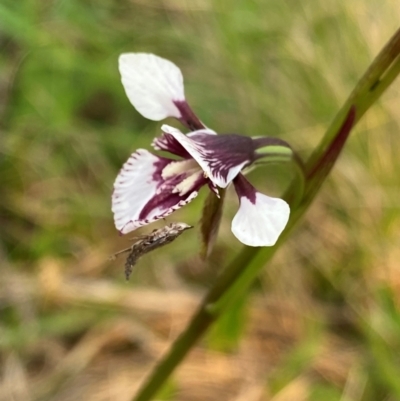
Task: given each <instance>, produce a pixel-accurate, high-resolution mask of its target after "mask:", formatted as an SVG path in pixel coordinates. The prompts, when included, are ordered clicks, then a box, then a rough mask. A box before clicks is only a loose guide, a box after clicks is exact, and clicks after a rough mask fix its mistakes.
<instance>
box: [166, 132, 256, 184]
mask: <svg viewBox="0 0 400 401" xmlns="http://www.w3.org/2000/svg"><path fill="white" fill-rule="evenodd" d="M161 129H162V130H163V132H164V133H165V134H169V135H172V136H173V137H174V138H175V139H176V140H177V141H178V142H179V143H180V144H181V145H182V146H183V147H184V148H185V149H186V151H187V152H188V153H190V155H191V156H192V157H193V158H194V159H195V160H196V161H197V163H199V165H200V167H201V168H202V169H203V170H204V172H205V174H206V175H207V177H208V178H209V179H210V180H211V181H212V182H213V183H214V184H215V185H217V186H219V187H220V188H225V187H227V186H228V184H229V183H230V182H231V181H232V180H233V179H234V178H235V177H236V176H237V175H238V174H239V173H240V171H241V170H242V169H243V167H245V166H246V165H248V164H250V163H252V162H253V161H254V160H255V152H254V145H253V140H252V139H251V138H249V137H246V136H241V135H236V134H226V135H210V133H209V132H208V130H199V131H195V132H193V133H191V134H190V136H188V135H184V134H182V133H181V132H180V131H179V130H177V129H176V128H173V127H170V126H168V125H163V126H162V127H161ZM211 132H212V131H211Z"/></svg>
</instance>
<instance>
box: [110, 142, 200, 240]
mask: <svg viewBox="0 0 400 401" xmlns="http://www.w3.org/2000/svg"><path fill="white" fill-rule="evenodd" d="M173 162H174V161H173V160H169V159H165V158H161V157H158V156H155V155H153V154H152V153H150V152H148V151H147V150H144V149H139V150H137V151H136V152H135V153H133V154H132V155H131V156H130V158H129V159H128V161H127V162H126V163H125V164H124V165H123V167H122V169H121V171H120V173H119V174H118V176H117V178H116V180H115V183H114V192H113V194H112V211H113V213H114V222H115V226H116V228H117V229H118V230H119V231H120V232H121V233H122V234H126V233H128V232H130V231H133V230H135V229H137V228H138V227H141V226H144V225H147V224H150V223H152V222H154V221H156V220H159V219H162V218H164V217H166V216H168V215H170V214H171V213H173V212H174V211H175V210H177V209H180V208H181V207H182V206H184V205H186V204H187V203H189V202H190V201H191V200H193V199H194V198H195V197H196V196H197V191H196V190H195V188H193V189H192V191H190V188H188V191H187V192H186V193H185V194H184V196H181V195H179V194H177V193H174V192H173V190H174V180H175V181H176V184H179V183H180V182H181V181H183V180H184V179H185V178H186V175H182V177H181V176H175V177H172V178H171V179H170V181H165V180H164V179H163V178H162V170H163V169H164V168H165V166H167V165H168V164H169V163H173ZM180 177H181V178H180ZM169 183H171V185H169Z"/></svg>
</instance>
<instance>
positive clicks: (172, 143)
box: [151, 129, 217, 159]
mask: <svg viewBox="0 0 400 401" xmlns="http://www.w3.org/2000/svg"><path fill="white" fill-rule="evenodd" d="M197 132H198V131H195V132H189V133H188V134H187V135H186V136H188V137H189V138H190V137H191V136H193V134H196V133H197ZM201 132H202V133H204V134H208V135H217V133H216V132H215V131H213V130H211V129H203V130H201ZM151 146H152V147H153V148H154V149H155V150H163V151H165V152H169V153H172V154H173V155H176V156H180V157H183V158H184V159H189V158H191V157H192V156H191V155H190V154H189V153H188V151H187V150H186V149H185V148H184V147H183V146H182V145H181V144H180V143H179V142H178V141H177V140H176V139H175V138H174V137H173V136H172V135H170V134H165V133H163V134H162V135H161V136H159V137H157V138H154V139H153V142H152V143H151Z"/></svg>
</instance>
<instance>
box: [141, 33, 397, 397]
mask: <svg viewBox="0 0 400 401" xmlns="http://www.w3.org/2000/svg"><path fill="white" fill-rule="evenodd" d="M399 54H400V30H398V31H397V32H396V33H395V35H394V36H393V37H392V38H391V39H390V41H389V42H388V44H387V45H386V46H385V47H384V49H383V50H382V51H381V52H380V54H379V55H378V56H377V57H376V59H375V61H374V62H373V63H372V64H371V66H370V68H369V69H368V70H367V72H366V73H365V74H364V76H363V77H362V79H361V80H360V81H359V83H358V85H357V86H356V88H355V89H354V91H353V92H352V94H351V95H350V97H349V99H348V100H347V101H346V103H345V104H344V106H343V107H342V108H341V110H340V111H339V113H338V114H337V116H336V117H335V119H334V120H333V122H332V124H331V125H330V127H329V128H328V130H327V132H326V134H325V136H324V138H323V139H322V141H321V144H320V145H319V146H318V148H317V149H316V150H315V151H314V152H313V154H312V155H311V157H310V159H309V160H308V161H307V163H306V165H305V173H306V183H305V191H304V196H303V198H302V200H301V202H299V203H298V205H297V207H295V208H294V210H292V213H291V216H290V220H289V223H288V225H287V228H286V229H285V231H284V233H283V234H282V235H281V237H280V238H279V240H278V242H277V244H276V245H275V246H274V247H273V248H249V247H245V248H243V249H242V250H241V251H240V252H239V254H238V255H237V256H236V257H235V258H234V259H233V261H232V262H231V263H230V264H229V265H228V266H227V267H226V268H225V269H224V270H223V272H222V273H221V275H220V276H219V277H218V278H217V280H216V282H215V283H214V285H213V287H212V288H211V289H210V291H209V292H208V294H207V295H206V297H205V299H204V300H203V302H202V303H201V305H200V306H199V308H198V310H197V312H196V313H195V315H194V317H193V318H192V320H191V322H190V323H189V325H188V326H187V328H186V329H185V330H184V332H183V333H182V334H181V335H180V336H179V337H178V339H177V340H176V341H175V342H174V344H173V345H172V347H171V349H170V350H169V352H168V353H167V354H166V355H165V356H164V358H163V359H162V360H161V361H160V362H159V364H158V365H157V366H156V367H155V369H154V370H153V372H152V373H151V375H150V376H149V378H148V379H147V381H146V382H145V383H144V385H143V387H142V388H141V389H140V390H139V392H138V394H137V395H136V397H135V398H134V399H133V401H148V400H150V399H151V398H152V397H153V396H154V395H155V394H156V393H157V392H158V390H159V389H160V388H161V386H162V385H163V384H164V383H165V381H166V380H167V379H168V377H169V376H170V374H171V373H172V371H173V370H174V369H175V368H176V366H178V364H179V363H180V362H181V361H182V359H183V358H184V357H185V356H186V355H187V353H188V352H189V351H190V349H191V348H192V347H193V346H194V345H195V343H196V342H197V340H198V339H199V338H200V337H201V336H202V335H203V334H204V333H205V332H206V331H207V329H208V328H209V326H210V325H211V324H212V323H213V322H214V321H215V320H217V319H218V317H219V316H220V315H221V314H222V313H223V312H224V311H226V310H227V308H228V307H229V305H231V303H232V302H233V301H234V300H235V299H236V298H237V297H239V296H243V294H244V293H245V292H246V291H247V290H248V288H249V286H250V285H251V284H252V282H253V281H254V279H255V278H256V277H257V275H258V274H259V272H260V270H261V269H262V268H263V267H264V266H265V265H266V263H267V262H268V261H269V260H270V259H271V258H272V257H273V255H274V254H275V252H276V251H277V250H278V249H279V248H280V246H281V245H283V244H284V243H285V241H286V239H287V237H288V236H289V234H290V233H291V232H292V230H293V229H294V228H295V226H296V225H297V223H298V222H299V220H300V219H301V218H302V217H303V215H304V214H305V212H306V211H307V209H308V207H309V206H310V204H311V202H312V201H313V199H314V198H315V196H316V195H317V193H318V190H319V188H320V187H321V185H322V184H323V182H324V181H325V179H326V177H327V176H328V174H329V172H330V170H331V169H332V167H333V166H334V163H335V162H336V160H337V158H338V156H339V154H340V152H341V150H342V148H343V146H344V144H345V142H346V140H347V138H348V136H349V133H350V131H351V129H352V128H353V127H354V126H355V125H356V123H357V122H358V121H359V120H360V118H361V117H362V116H363V115H364V113H365V112H366V111H367V110H368V109H369V108H370V107H371V105H372V104H374V103H375V102H376V100H377V99H378V98H379V97H380V95H381V94H382V93H383V92H384V91H385V89H387V88H388V87H389V86H390V84H391V83H392V82H393V80H394V79H395V78H396V77H397V76H398V74H399V73H400V57H399ZM296 186H297V183H296V182H293V183H292V185H291V186H290V187H289V189H288V191H287V192H286V195H285V199H287V200H288V201H289V202H290V199H293V198H294V195H295V194H296V192H297V188H296ZM290 203H293V202H290ZM292 206H293V205H292Z"/></svg>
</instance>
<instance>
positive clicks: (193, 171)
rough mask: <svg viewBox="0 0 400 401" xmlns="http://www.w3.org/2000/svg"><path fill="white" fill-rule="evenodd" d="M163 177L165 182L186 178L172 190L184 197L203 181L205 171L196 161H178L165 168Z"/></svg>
mask: <svg viewBox="0 0 400 401" xmlns="http://www.w3.org/2000/svg"><path fill="white" fill-rule="evenodd" d="M161 175H162V178H163V179H164V180H166V179H168V178H172V177H177V176H184V178H183V180H181V181H179V182H178V183H177V184H176V186H175V188H174V189H173V190H172V193H178V194H179V195H180V196H183V195H186V194H187V193H188V192H191V191H192V190H193V186H194V185H195V183H196V182H198V181H199V180H200V179H201V176H202V175H203V170H202V169H201V167H200V166H199V164H198V163H197V162H196V161H195V160H194V159H188V160H177V161H174V162H172V163H169V164H168V165H167V166H165V167H164V169H163V171H162V173H161Z"/></svg>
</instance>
